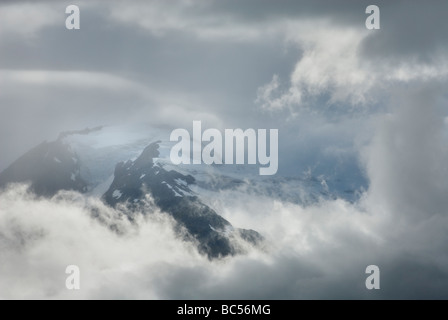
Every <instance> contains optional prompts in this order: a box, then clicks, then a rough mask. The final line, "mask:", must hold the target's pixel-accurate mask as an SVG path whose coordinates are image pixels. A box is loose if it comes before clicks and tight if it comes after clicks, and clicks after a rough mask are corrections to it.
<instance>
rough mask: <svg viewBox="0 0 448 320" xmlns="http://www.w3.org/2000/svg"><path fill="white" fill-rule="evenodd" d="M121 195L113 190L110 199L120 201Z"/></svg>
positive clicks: (118, 191)
mask: <svg viewBox="0 0 448 320" xmlns="http://www.w3.org/2000/svg"><path fill="white" fill-rule="evenodd" d="M122 195H123V193H121V191H120V190H115V191H114V193H112V197H113V198H115V199H117V200H118V199H120V198H121V196H122Z"/></svg>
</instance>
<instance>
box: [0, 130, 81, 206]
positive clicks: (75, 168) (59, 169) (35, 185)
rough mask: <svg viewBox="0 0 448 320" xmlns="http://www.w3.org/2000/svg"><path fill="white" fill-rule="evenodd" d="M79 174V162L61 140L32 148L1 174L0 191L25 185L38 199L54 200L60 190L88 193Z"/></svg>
mask: <svg viewBox="0 0 448 320" xmlns="http://www.w3.org/2000/svg"><path fill="white" fill-rule="evenodd" d="M80 172H81V164H80V159H79V158H78V156H77V155H76V153H75V152H73V151H72V150H71V148H70V146H69V145H66V144H64V143H63V142H62V141H61V140H59V139H58V140H56V141H53V142H44V143H42V144H40V145H38V146H37V147H35V148H33V149H31V150H30V151H28V152H27V153H26V154H24V155H23V156H22V157H20V158H19V159H17V160H16V161H15V162H14V163H13V164H11V165H10V166H9V167H8V168H7V169H5V170H4V171H3V172H2V173H0V188H4V187H6V186H7V185H8V184H10V183H15V182H24V183H30V184H31V189H32V190H33V191H34V192H35V193H36V194H37V195H39V196H50V197H51V196H53V195H54V194H56V193H57V192H58V191H60V190H75V191H79V192H85V191H87V183H86V181H84V179H83V178H82V177H81V173H80Z"/></svg>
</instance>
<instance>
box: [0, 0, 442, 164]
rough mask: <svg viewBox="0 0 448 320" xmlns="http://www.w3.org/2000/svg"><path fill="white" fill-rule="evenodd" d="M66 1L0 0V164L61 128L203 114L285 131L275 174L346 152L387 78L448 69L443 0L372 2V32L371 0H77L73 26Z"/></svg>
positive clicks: (387, 88)
mask: <svg viewBox="0 0 448 320" xmlns="http://www.w3.org/2000/svg"><path fill="white" fill-rule="evenodd" d="M69 4H71V2H65V1H2V2H1V7H0V8H1V10H0V18H1V19H0V52H1V56H0V74H1V76H0V81H1V82H0V85H1V88H2V90H1V92H0V105H1V110H2V117H1V119H0V122H1V123H0V128H1V129H0V130H1V135H0V152H1V154H2V159H1V163H0V169H4V168H5V167H6V166H7V165H8V164H10V163H11V162H12V161H13V160H14V159H16V158H17V157H18V156H19V155H20V154H22V153H23V152H25V151H27V150H28V149H29V148H30V147H32V146H34V145H36V144H38V143H40V142H41V141H43V140H45V139H49V140H51V139H54V138H55V137H56V136H57V134H58V133H59V132H60V131H65V130H73V129H80V128H84V127H86V126H97V125H114V124H122V123H123V122H126V123H133V122H136V121H138V122H147V123H148V124H151V125H157V126H167V127H169V128H175V127H185V128H189V127H190V126H191V123H192V121H193V120H202V121H203V122H204V125H205V126H207V127H220V128H236V127H241V128H249V127H253V128H281V129H282V130H280V144H281V147H280V149H281V150H280V154H281V155H280V161H281V166H280V172H282V170H286V168H290V166H291V165H294V164H297V162H301V161H300V160H302V161H305V159H303V158H301V157H303V154H308V155H309V154H311V153H314V151H313V150H311V151H308V150H304V149H306V148H309V147H310V146H316V145H319V146H320V145H321V144H324V145H326V146H328V145H332V146H333V147H334V148H335V149H338V150H342V151H345V153H346V154H349V153H350V152H351V151H350V149H351V148H352V147H353V144H355V143H363V142H364V141H355V140H356V139H358V140H362V139H365V138H366V137H365V136H367V137H368V136H369V135H370V133H367V134H366V135H365V136H364V135H363V132H359V131H367V130H368V128H369V125H368V121H369V119H370V118H369V115H371V114H373V113H377V112H379V111H380V112H381V111H384V109H386V108H387V107H386V105H387V99H389V98H390V96H391V95H393V94H394V91H395V90H394V89H393V88H395V87H402V86H405V87H406V86H408V85H409V84H412V83H415V82H416V81H419V80H421V79H424V80H425V81H439V80H440V79H443V78H444V77H445V76H446V73H447V72H448V66H447V63H446V54H445V51H446V49H447V40H446V37H445V36H444V30H446V25H445V24H446V23H447V22H446V21H445V20H446V19H444V17H443V14H444V12H445V9H446V6H447V4H446V3H444V2H443V1H433V2H432V4H431V5H427V4H423V3H421V2H419V3H417V2H415V1H393V2H392V1H385V2H383V1H379V2H377V4H378V5H379V6H380V9H381V30H367V29H366V28H365V25H364V23H365V19H366V17H367V15H366V14H365V13H364V11H365V8H366V6H367V5H368V4H369V2H366V1H356V2H353V1H331V2H328V1H300V0H295V1H276V2H275V3H274V2H272V1H252V0H247V1H242V2H241V1H224V2H223V1H171V2H169V3H167V2H166V1H126V2H125V1H78V2H77V5H78V6H79V7H80V10H81V29H80V30H75V31H69V30H67V29H66V28H65V19H66V17H67V15H66V14H65V8H66V6H67V5H69ZM354 131H355V133H354ZM355 135H356V136H357V138H356V139H355ZM335 137H337V139H335Z"/></svg>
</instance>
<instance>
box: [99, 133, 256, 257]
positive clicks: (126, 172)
mask: <svg viewBox="0 0 448 320" xmlns="http://www.w3.org/2000/svg"><path fill="white" fill-rule="evenodd" d="M158 147H159V145H158V143H157V142H156V143H153V144H151V145H149V146H148V147H147V148H146V149H145V150H144V151H143V153H142V154H141V155H140V157H139V158H138V159H136V160H135V161H127V162H125V163H123V162H121V163H119V164H118V165H117V166H116V168H115V179H114V181H113V183H112V185H111V186H110V188H109V190H108V191H107V192H106V193H105V194H104V200H105V201H106V203H108V204H109V205H111V206H113V207H114V206H116V205H117V204H118V203H126V204H128V206H130V207H138V206H139V204H140V203H142V201H143V200H144V199H145V196H146V194H147V193H149V194H151V195H152V197H153V199H154V202H155V204H156V205H157V206H158V207H160V209H161V210H162V211H163V212H166V213H168V214H170V215H171V216H172V217H173V218H174V219H175V220H176V221H177V222H178V223H179V225H180V226H183V227H185V228H186V230H187V231H188V233H189V234H190V235H191V236H192V237H194V238H195V239H196V240H197V241H198V243H199V251H200V252H202V253H204V254H207V255H208V256H209V258H217V257H220V256H227V255H234V254H237V253H238V252H239V249H238V248H237V247H235V245H234V244H233V241H231V240H232V239H234V238H239V239H241V240H243V241H247V242H249V243H252V244H256V243H258V242H260V241H261V240H262V237H261V236H260V235H259V234H258V233H257V232H255V231H253V230H241V229H234V228H233V227H232V225H231V224H230V223H229V222H228V221H227V220H225V219H224V218H223V217H221V216H220V215H218V214H217V213H216V212H215V211H214V210H212V209H211V208H210V207H208V206H206V205H205V204H203V203H202V202H201V201H200V199H199V198H198V197H197V196H195V194H194V193H193V191H192V190H191V189H190V187H189V185H191V184H194V183H195V179H194V177H192V176H191V175H188V176H185V175H183V174H181V173H179V172H177V171H174V170H171V171H167V170H165V169H164V168H163V167H161V166H159V165H158V164H157V163H156V164H154V160H153V159H154V158H156V157H158V155H159V152H158Z"/></svg>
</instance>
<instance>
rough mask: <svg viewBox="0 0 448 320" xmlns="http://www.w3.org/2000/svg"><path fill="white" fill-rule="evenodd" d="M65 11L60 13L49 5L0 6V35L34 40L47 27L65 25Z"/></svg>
mask: <svg viewBox="0 0 448 320" xmlns="http://www.w3.org/2000/svg"><path fill="white" fill-rule="evenodd" d="M64 12H65V11H61V12H58V10H57V8H56V7H55V6H50V5H48V3H29V2H22V3H16V2H13V3H7V4H2V5H1V6H0V35H1V36H2V37H6V36H11V35H19V36H22V37H25V38H29V39H30V38H31V39H32V38H34V37H36V36H37V33H38V32H39V31H40V30H42V29H43V28H45V27H48V26H54V25H56V24H57V23H58V22H59V21H61V25H62V23H64V21H65V18H64V17H65V16H64Z"/></svg>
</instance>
